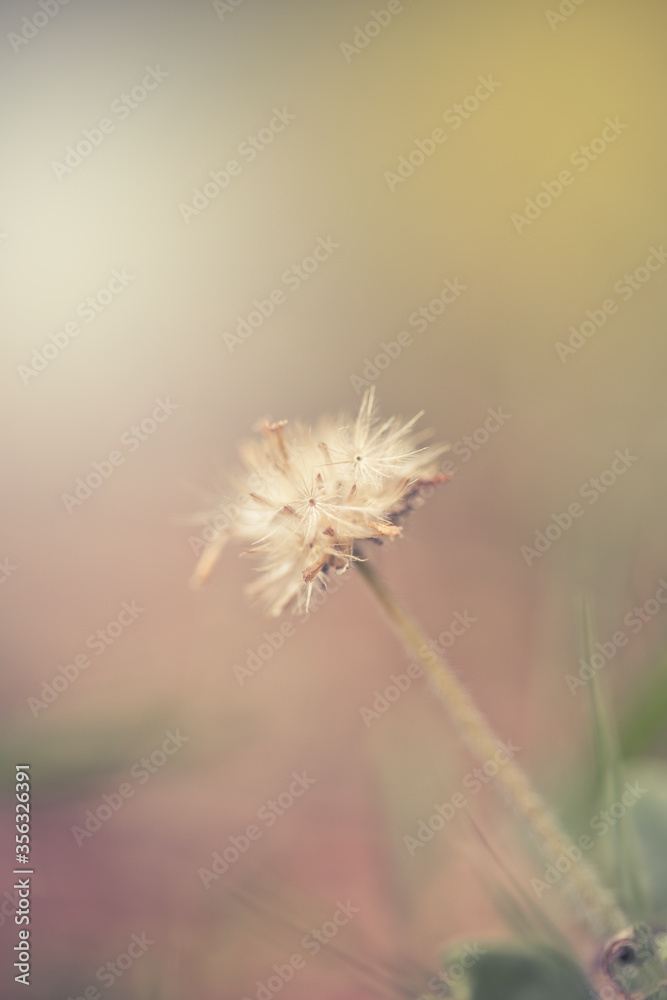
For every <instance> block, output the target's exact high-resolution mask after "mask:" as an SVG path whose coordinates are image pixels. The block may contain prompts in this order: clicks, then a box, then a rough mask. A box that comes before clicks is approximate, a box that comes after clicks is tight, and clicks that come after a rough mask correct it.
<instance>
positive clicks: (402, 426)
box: [193, 389, 449, 616]
mask: <svg viewBox="0 0 667 1000" xmlns="http://www.w3.org/2000/svg"><path fill="white" fill-rule="evenodd" d="M421 415H422V414H421V413H419V414H417V416H415V417H413V418H412V420H409V421H408V422H407V423H402V422H401V421H400V420H399V419H398V418H396V417H391V418H390V419H389V420H386V421H384V422H380V421H379V420H378V418H377V416H376V413H375V398H374V390H373V389H370V390H368V391H367V392H366V393H365V395H364V398H363V400H362V403H361V407H360V409H359V415H358V416H357V418H356V419H355V420H352V421H350V420H345V421H341V422H337V421H335V420H333V419H331V418H330V417H325V418H322V419H321V420H320V421H319V422H318V423H317V424H316V425H315V426H314V427H312V428H310V427H304V426H302V425H301V424H295V425H294V426H287V422H286V421H284V420H283V421H280V422H278V423H270V422H269V421H264V422H263V423H262V424H261V425H260V429H261V431H262V435H261V437H259V438H256V439H254V440H252V441H249V442H247V443H246V444H245V445H244V446H243V448H242V449H241V457H242V459H243V465H244V468H243V470H242V471H241V473H240V474H239V475H238V476H237V477H236V482H235V485H236V487H237V489H238V496H237V497H236V498H235V502H234V503H233V505H232V510H233V514H232V516H231V519H230V518H228V519H227V520H228V521H229V527H227V528H226V529H224V530H220V531H218V533H217V535H216V537H215V538H214V539H213V540H212V541H211V542H210V544H209V545H208V547H207V548H206V549H205V550H204V551H203V552H202V555H201V558H200V560H199V563H198V565H197V568H196V570H195V574H194V577H193V583H194V584H198V583H201V582H202V581H203V580H205V579H206V578H207V577H208V576H209V574H210V572H211V570H212V568H213V566H214V564H215V562H216V561H217V558H218V556H219V554H220V552H221V550H222V548H223V546H224V544H225V543H226V541H227V540H228V538H238V539H241V540H243V541H245V542H249V543H250V550H249V553H250V554H252V555H257V556H259V557H260V559H261V565H260V567H259V572H260V574H261V575H260V577H259V579H258V580H257V581H256V582H255V583H254V584H252V585H251V586H250V587H249V588H248V592H249V593H251V594H260V595H261V596H262V598H263V600H264V603H265V605H266V607H267V610H268V612H269V614H271V615H274V616H275V615H279V614H280V613H281V612H282V611H283V610H284V609H285V608H286V607H287V606H288V605H290V604H294V605H295V606H296V609H297V610H303V609H307V608H308V603H309V600H310V595H311V593H312V590H313V587H314V586H322V587H326V578H327V574H328V573H329V572H331V571H332V570H334V571H337V572H343V571H344V570H346V569H347V568H348V567H349V566H350V564H351V563H352V562H353V561H355V560H357V559H358V558H359V556H358V554H356V553H355V543H357V542H359V541H363V540H367V539H373V540H374V541H382V540H383V539H385V538H395V537H396V536H397V535H400V533H401V531H402V528H401V526H400V524H399V523H398V522H399V521H400V519H401V518H402V517H403V515H405V514H407V513H409V511H411V510H412V509H413V508H414V507H416V506H418V505H419V504H420V503H421V502H422V501H423V494H424V490H425V489H426V488H427V487H430V486H434V485H436V484H438V483H442V482H445V481H446V480H447V479H448V478H449V477H448V476H447V475H446V474H444V473H441V472H439V471H438V468H437V464H436V459H437V457H438V456H439V455H440V454H442V452H443V451H445V450H446V448H445V447H444V446H440V447H433V446H427V447H419V444H420V442H421V441H422V440H423V439H424V437H425V436H428V432H426V434H424V433H422V434H416V433H415V431H414V425H415V424H416V422H417V420H419V418H420V417H421ZM225 509H226V511H228V510H229V507H226V508H225ZM214 516H215V512H212V513H209V514H207V515H204V516H203V517H202V520H206V521H210V520H213V519H214Z"/></svg>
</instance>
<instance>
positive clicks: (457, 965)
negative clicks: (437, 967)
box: [436, 942, 592, 1000]
mask: <svg viewBox="0 0 667 1000" xmlns="http://www.w3.org/2000/svg"><path fill="white" fill-rule="evenodd" d="M442 963H443V969H444V971H443V972H442V973H441V977H442V981H443V989H444V985H446V986H447V988H448V990H449V993H448V995H449V996H451V997H452V998H453V1000H521V998H525V1000H590V998H591V995H592V994H591V987H590V984H589V983H588V981H587V979H586V977H585V975H584V973H583V971H582V970H581V969H580V968H579V966H578V965H576V964H575V963H574V962H573V961H572V960H571V959H570V958H569V957H568V956H567V955H564V954H563V953H562V952H559V951H556V950H555V949H554V948H549V947H545V946H539V945H538V946H535V947H527V946H521V945H513V944H498V943H497V942H487V943H486V944H485V945H483V946H482V945H479V944H478V943H477V942H475V943H474V944H472V945H471V944H468V945H464V946H460V945H459V946H456V947H454V948H448V949H447V951H446V952H445V954H444V955H443V956H442ZM466 965H468V966H469V968H467V969H466ZM436 992H437V991H436Z"/></svg>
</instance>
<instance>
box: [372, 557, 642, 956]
mask: <svg viewBox="0 0 667 1000" xmlns="http://www.w3.org/2000/svg"><path fill="white" fill-rule="evenodd" d="M356 565H357V568H358V569H359V572H360V573H361V575H362V576H363V578H364V580H365V581H366V583H367V584H368V585H369V587H370V588H371V590H372V591H373V593H374V594H375V597H376V598H377V599H378V601H379V602H380V604H381V605H382V607H383V608H384V610H385V612H386V614H387V615H388V617H389V619H390V621H391V623H392V625H393V626H394V629H395V630H396V632H397V634H398V635H399V636H400V637H401V638H402V639H403V641H404V642H405V643H406V644H407V645H408V646H409V647H411V648H412V650H413V652H414V653H415V655H416V656H417V659H418V660H419V662H420V664H421V665H422V667H423V668H424V671H425V673H426V675H427V676H428V677H429V678H430V681H431V684H432V686H433V688H434V690H435V691H436V693H437V695H438V696H439V698H440V700H441V701H442V702H443V704H444V706H445V708H446V709H447V711H448V712H449V715H450V717H451V719H452V720H453V722H454V723H455V724H456V726H457V727H458V730H459V733H460V735H461V736H462V737H463V739H464V740H465V741H466V743H467V744H468V746H469V747H470V749H471V750H472V751H473V753H474V754H475V756H476V757H478V758H479V760H480V761H482V762H484V761H487V760H492V759H493V758H494V755H495V754H496V752H497V751H498V748H499V746H500V740H499V739H498V737H497V736H496V734H495V733H494V732H493V730H492V729H491V727H490V726H489V724H488V722H487V721H486V719H485V718H484V716H483V715H482V713H481V712H480V710H479V709H478V708H477V706H476V704H475V703H474V701H473V700H472V698H471V697H470V695H469V694H468V692H467V691H466V689H465V688H464V686H463V685H462V684H461V682H460V681H459V679H458V678H457V677H456V676H455V675H454V673H453V671H452V670H451V668H450V667H449V666H448V664H447V663H446V661H445V660H444V659H443V658H442V657H440V656H437V655H436V654H435V653H434V652H433V650H432V648H431V645H430V643H429V640H428V638H427V636H426V635H425V634H424V633H423V632H422V631H421V629H420V628H419V626H418V625H417V624H416V623H415V622H414V621H413V620H412V619H411V618H410V617H409V616H408V615H407V614H406V612H405V611H404V610H403V609H402V607H401V606H400V604H399V603H398V601H397V600H396V598H395V597H394V596H393V594H392V593H391V591H390V590H389V588H388V587H387V585H386V584H385V583H384V581H383V580H382V579H381V578H380V576H379V575H378V573H377V572H376V570H375V569H374V568H373V566H372V565H371V564H370V562H368V561H367V560H363V561H360V562H358V563H356ZM497 779H498V781H499V782H500V783H501V785H502V787H503V789H504V791H505V794H506V796H507V798H508V799H509V800H510V802H511V804H512V805H513V806H514V808H515V809H516V811H517V812H518V814H519V815H520V816H521V817H522V818H523V820H524V822H525V823H526V825H527V827H528V829H529V830H530V831H531V832H532V834H533V835H534V838H535V839H536V841H537V843H538V845H539V846H540V847H541V851H542V854H543V855H544V857H545V858H546V859H547V860H548V861H549V862H550V863H551V864H554V863H555V862H556V861H558V860H560V859H562V858H565V859H567V860H568V861H571V859H572V858H573V857H576V856H577V853H576V852H578V853H579V855H581V851H579V849H578V848H576V847H575V845H574V844H573V843H572V841H571V840H570V838H569V837H568V835H567V834H566V833H565V831H564V830H563V829H562V828H561V826H560V824H559V822H558V820H557V819H556V818H555V816H553V815H552V813H551V812H550V810H549V808H548V806H547V805H546V803H545V802H544V801H543V800H542V798H541V797H540V796H539V795H538V794H537V792H536V791H535V789H534V788H533V786H532V784H531V782H530V779H529V778H528V776H527V775H526V774H525V773H524V771H523V770H522V769H521V768H520V767H518V766H517V764H516V763H515V762H514V760H513V759H512V758H510V759H509V760H508V761H507V763H505V764H503V765H502V767H500V769H499V771H498V774H497ZM573 851H574V853H573ZM567 877H568V879H569V882H570V885H571V886H572V888H573V889H574V890H575V892H576V894H577V896H578V897H579V902H580V903H581V905H582V908H583V912H584V915H585V917H586V920H587V922H588V924H589V926H590V927H591V929H592V930H593V931H594V933H595V934H596V935H597V936H599V937H600V938H601V939H602V940H605V939H606V938H607V937H608V936H609V935H612V934H616V933H618V932H619V931H621V930H622V929H623V928H625V927H627V926H628V925H629V923H630V921H629V919H628V918H627V917H626V916H625V914H624V913H623V911H622V910H621V908H620V907H619V906H618V904H617V903H616V901H615V899H614V898H613V896H612V894H611V893H610V892H609V891H608V890H607V889H605V888H604V886H603V885H602V883H601V882H600V879H599V877H598V874H597V872H596V871H595V869H594V868H593V867H592V866H591V865H590V864H589V863H588V862H587V861H585V860H584V859H583V858H581V857H580V859H579V860H578V861H571V864H570V868H569V871H568V872H567Z"/></svg>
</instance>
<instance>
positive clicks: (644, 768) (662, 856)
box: [627, 759, 667, 922]
mask: <svg viewBox="0 0 667 1000" xmlns="http://www.w3.org/2000/svg"><path fill="white" fill-rule="evenodd" d="M627 771H628V776H629V777H630V778H631V780H632V781H633V782H638V785H639V789H640V790H641V791H642V794H641V796H640V798H639V800H638V801H637V803H636V804H635V805H634V806H633V808H632V821H633V823H634V826H635V839H636V844H637V849H638V852H639V860H640V864H641V868H642V870H643V873H644V877H645V883H646V889H647V892H648V894H649V898H650V902H651V915H652V917H653V919H655V920H661V921H663V922H664V920H665V919H666V918H667V764H665V762H664V761H660V760H650V759H646V760H641V761H632V762H631V763H628V765H627Z"/></svg>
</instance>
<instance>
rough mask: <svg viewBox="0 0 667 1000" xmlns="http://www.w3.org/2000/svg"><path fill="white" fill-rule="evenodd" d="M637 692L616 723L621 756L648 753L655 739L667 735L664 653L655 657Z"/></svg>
mask: <svg viewBox="0 0 667 1000" xmlns="http://www.w3.org/2000/svg"><path fill="white" fill-rule="evenodd" d="M637 689H638V690H637V693H636V694H635V696H634V698H633V700H632V701H631V703H630V705H629V707H628V708H627V709H626V711H625V712H624V713H623V715H622V717H621V720H620V724H619V740H620V746H621V753H622V754H623V756H624V757H637V756H639V755H640V754H646V753H650V752H652V751H653V749H654V744H655V743H656V742H657V740H658V738H659V737H661V736H662V737H664V735H665V733H666V732H667V652H663V653H661V654H660V656H658V657H657V658H656V660H655V661H654V662H653V663H652V665H651V666H650V667H649V668H648V670H647V671H646V673H645V675H644V676H643V677H642V679H641V680H640V681H638V683H637Z"/></svg>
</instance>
